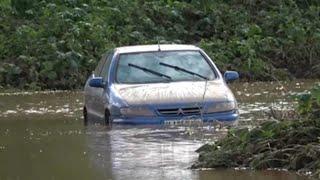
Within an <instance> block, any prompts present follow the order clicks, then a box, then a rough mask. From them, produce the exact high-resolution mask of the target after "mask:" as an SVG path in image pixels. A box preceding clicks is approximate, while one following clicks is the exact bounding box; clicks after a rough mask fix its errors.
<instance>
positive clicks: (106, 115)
mask: <svg viewBox="0 0 320 180" xmlns="http://www.w3.org/2000/svg"><path fill="white" fill-rule="evenodd" d="M104 123H105V125H106V126H111V123H112V122H111V119H110V112H109V110H106V111H105V113H104Z"/></svg>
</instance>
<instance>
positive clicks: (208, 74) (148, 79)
mask: <svg viewBox="0 0 320 180" xmlns="http://www.w3.org/2000/svg"><path fill="white" fill-rule="evenodd" d="M116 77H117V82H118V83H135V84H139V83H157V82H172V81H200V80H202V81H203V80H212V79H215V78H216V76H215V73H214V71H213V69H212V67H211V66H210V65H209V64H208V62H207V60H206V59H205V58H204V57H203V56H202V54H201V53H200V52H199V51H157V52H142V53H130V54H120V57H119V62H118V68H117V75H116Z"/></svg>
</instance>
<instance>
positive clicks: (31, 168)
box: [0, 81, 316, 180]
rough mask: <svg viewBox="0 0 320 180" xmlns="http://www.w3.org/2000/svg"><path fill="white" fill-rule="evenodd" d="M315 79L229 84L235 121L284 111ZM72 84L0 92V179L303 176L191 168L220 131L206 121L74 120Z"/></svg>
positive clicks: (76, 98)
mask: <svg viewBox="0 0 320 180" xmlns="http://www.w3.org/2000/svg"><path fill="white" fill-rule="evenodd" d="M315 82H316V81H295V82H290V83H277V82H269V83H265V82H264V83H259V82H257V83H250V84H249V83H241V84H240V83H235V84H232V85H231V88H232V90H233V92H234V94H235V96H236V97H237V99H238V101H239V108H240V112H241V118H240V121H239V126H247V127H254V126H255V125H256V124H258V123H259V122H260V121H264V120H267V119H270V118H271V116H270V108H271V107H272V109H275V110H287V111H290V109H292V108H293V107H294V106H295V103H294V102H293V101H292V99H290V98H288V97H289V96H293V95H294V94H297V93H300V92H303V91H305V90H306V89H308V88H310V87H312V85H313V84H314V83H315ZM82 106H83V95H82V92H80V91H76V92H75V91H73V92H71V91H44V92H15V93H13V92H2V93H0V162H1V163H0V180H6V179H8V180H11V179H12V180H20V179H21V180H23V179H49V180H54V179H56V180H62V179H68V180H71V179H96V180H100V179H132V180H135V179H139V180H142V179H174V180H177V179H208V180H209V179H210V180H211V179H223V180H303V179H307V178H306V177H301V176H298V175H296V174H295V173H292V172H286V171H274V170H268V171H249V170H238V169H228V170H221V169H215V170H191V169H190V166H191V165H192V164H193V162H195V161H196V159H197V158H198V154H197V153H195V150H196V149H197V148H199V147H200V146H201V145H203V144H204V143H206V142H209V141H212V140H214V139H217V138H219V137H221V136H223V134H225V133H226V132H227V129H225V128H222V129H221V128H217V127H214V126H213V125H211V124H202V125H192V126H169V125H163V126H161V125H159V126H120V125H117V126H113V127H112V128H107V127H105V126H103V125H99V124H92V125H89V126H87V127H84V126H83V123H82V115H81V114H82Z"/></svg>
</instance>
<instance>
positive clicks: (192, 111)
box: [158, 107, 201, 116]
mask: <svg viewBox="0 0 320 180" xmlns="http://www.w3.org/2000/svg"><path fill="white" fill-rule="evenodd" d="M158 112H159V114H160V115H166V116H170V115H171V116H174V115H180V116H182V115H199V114H200V113H201V107H188V108H170V109H158Z"/></svg>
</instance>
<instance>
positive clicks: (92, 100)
mask: <svg viewBox="0 0 320 180" xmlns="http://www.w3.org/2000/svg"><path fill="white" fill-rule="evenodd" d="M107 55H108V54H104V55H103V56H102V58H101V59H100V61H99V63H98V65H97V67H96V69H95V70H94V72H93V73H92V75H91V76H90V77H89V79H88V81H87V83H86V86H85V89H84V92H85V106H86V108H87V111H88V112H89V113H90V114H94V115H98V111H97V109H96V101H97V100H96V98H97V97H96V95H97V93H99V92H98V91H99V90H98V89H102V88H95V87H90V86H89V81H90V80H91V79H92V78H93V77H99V76H100V73H101V71H102V69H103V66H104V64H105V62H106V60H107Z"/></svg>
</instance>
